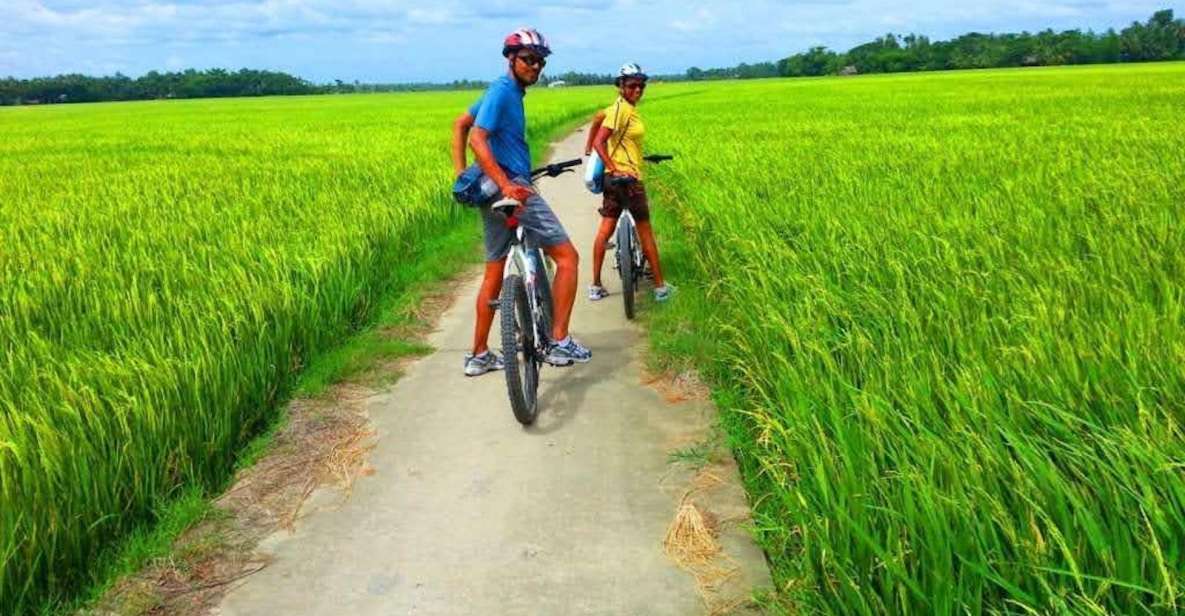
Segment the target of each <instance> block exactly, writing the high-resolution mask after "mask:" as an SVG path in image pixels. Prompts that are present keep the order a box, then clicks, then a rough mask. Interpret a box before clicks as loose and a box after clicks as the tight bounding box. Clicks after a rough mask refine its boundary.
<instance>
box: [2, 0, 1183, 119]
mask: <svg viewBox="0 0 1185 616" xmlns="http://www.w3.org/2000/svg"><path fill="white" fill-rule="evenodd" d="M1176 59H1185V20H1182V19H1175V18H1174V16H1173V11H1172V9H1166V10H1162V11H1157V12H1156V13H1154V14H1153V15H1152V17H1151V18H1149V19H1148V21H1147V22H1144V23H1140V22H1133V23H1132V24H1131V25H1130V26H1128V27H1126V28H1124V29H1123V30H1120V31H1118V32H1116V31H1115V30H1114V29H1110V30H1107V31H1106V32H1101V33H1096V32H1093V31H1089V30H1088V31H1086V32H1083V31H1081V30H1066V31H1064V32H1054V31H1053V30H1044V31H1042V32H1037V33H1029V32H1021V33H1019V34H981V33H978V32H972V33H970V34H964V35H962V36H960V37H958V38H954V39H951V40H949V41H931V40H930V39H929V38H928V37H926V36H923V35H920V34H907V35H905V36H899V35H896V34H886V35H885V36H883V37H880V38H878V39H876V40H874V41H871V42H868V43H864V44H863V45H857V46H856V47H853V48H851V49H849V50H848V51H847V52H845V53H837V52H835V51H831V50H829V49H827V48H826V47H812V48H811V49H809V50H807V51H805V52H802V53H798V54H794V55H792V56H789V57H787V58H782V59H781V60H778V61H777V62H759V63H756V64H744V63H742V64H739V65H737V66H733V67H730V68H709V69H702V68H699V67H692V68H689V69H687V71H686V72H685V73H682V74H677V75H656V76H655V77H656V78H658V79H661V80H667V81H684V80H690V81H703V80H712V79H756V78H761V77H804V76H817V75H844V74H857V73H896V72H905V71H940V70H949V69H968V68H995V67H1010V66H1054V65H1060V64H1105V63H1113V62H1151V61H1158V60H1176ZM557 81H562V82H564V84H566V85H572V86H580V85H599V84H609V83H613V75H609V74H598V73H578V72H572V71H569V72H566V73H561V74H559V75H548V76H546V77H545V78H544V79H543V83H544V84H550V83H553V82H557ZM486 85H488V82H485V81H473V80H457V81H452V82H448V83H390V84H374V83H359V82H357V81H355V82H353V83H348V82H344V81H341V80H335V81H334V83H332V84H325V85H317V84H314V83H312V82H309V81H306V80H304V79H301V78H299V77H294V76H292V75H289V74H287V73H281V72H276V71H258V70H251V69H242V70H239V71H228V70H225V69H218V68H216V69H210V70H205V71H198V70H194V69H189V70H186V71H181V72H174V73H158V72H156V71H151V72H149V73H147V74H146V75H144V76H142V77H138V78H135V79H133V78H131V77H128V76H126V75H121V74H119V73H116V74H115V75H113V76H110V77H89V76H86V75H76V74H75V75H58V76H57V77H38V78H34V79H14V78H7V79H0V105H20V104H35V103H83V102H94V101H126V100H144V99H157V98H205V97H223V96H265V95H277V94H348V93H354V92H404V91H419V90H463V89H477V88H484V87H485V86H486Z"/></svg>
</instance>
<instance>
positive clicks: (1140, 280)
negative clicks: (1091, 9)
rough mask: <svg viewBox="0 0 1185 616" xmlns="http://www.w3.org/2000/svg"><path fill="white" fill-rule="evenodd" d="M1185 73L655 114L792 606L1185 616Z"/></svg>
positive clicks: (845, 89) (797, 83)
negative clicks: (1176, 615)
mask: <svg viewBox="0 0 1185 616" xmlns="http://www.w3.org/2000/svg"><path fill="white" fill-rule="evenodd" d="M1183 101H1185V65H1182V64H1179V63H1178V64H1162V65H1145V66H1131V67H1105V68H1103V67H1099V68H1094V67H1084V68H1073V69H1041V70H1020V71H1016V70H1008V71H976V72H965V73H947V74H930V75H912V76H884V77H871V78H857V79H848V80H845V79H820V80H783V81H767V82H755V83H735V84H729V85H719V86H717V85H713V86H711V87H707V88H702V89H701V91H700V92H699V93H697V94H696V95H695V96H688V97H685V98H679V99H673V100H670V101H653V102H652V103H651V104H650V105H646V103H645V101H644V102H643V105H644V109H643V111H644V114H645V117H646V119H647V130H648V142H647V143H648V146H649V148H650V149H651V150H652V151H663V152H674V153H676V154H678V155H679V158H678V159H677V160H676V162H675V164H672V165H664V166H663V167H662V168H659V169H656V170H655V171H654V175H655V178H656V183H657V187H655V188H652V193H653V194H652V196H651V198H652V201H654V202H655V203H656V204H657V205H656V206H655V208H654V209H655V210H656V211H658V212H659V213H660V214H661V216H662V217H661V219H660V220H659V221H658V230H659V241H660V244H661V245H662V246H663V248H664V251H665V255H667V256H665V263H666V264H668V267H667V269H668V270H669V271H668V272H667V273H668V276H669V277H670V278H671V279H672V280H674V281H675V282H676V284H678V283H679V282H680V281H681V282H682V283H683V287H684V288H687V289H693V292H691V293H686V294H684V295H683V296H682V297H681V298H680V301H679V302H678V303H677V304H674V305H672V307H671V308H669V309H668V310H666V311H663V312H661V313H660V314H659V315H658V316H657V317H656V322H655V324H654V325H655V331H654V338H655V342H656V344H657V345H658V347H659V349H660V350H662V351H665V352H666V353H668V354H671V353H673V354H676V355H679V354H682V355H686V356H690V357H693V358H696V359H698V360H699V361H700V365H701V367H702V368H704V369H705V371H706V373H707V374H708V375H709V376H711V377H713V381H714V383H715V384H717V385H718V386H719V388H718V390H717V399H718V401H720V402H721V403H722V404H723V406H724V407H725V408H726V409H727V412H726V415H725V423H726V424H727V426H728V427H729V433H730V438H731V442H732V445H733V447H734V450H735V451H736V453H737V454H738V457H739V458H740V460H741V462H742V466H743V467H744V469H745V470H746V476H747V480H748V483H749V484H750V485H749V488H750V491H751V496H752V498H753V500H754V503H755V509H756V515H757V525H758V528H759V534H760V537H761V540H762V543H763V545H764V547H765V548H766V550H767V553H768V554H769V556H770V559H771V563H772V564H773V567H774V574H775V579H776V581H777V583H778V585H779V588H780V590H781V594H782V595H783V599H784V600H785V603H786V604H787V605H788V607H789V609H790V610H791V611H792V612H794V613H808V614H814V613H823V614H844V615H854V614H956V613H958V614H983V613H997V614H1004V613H1016V614H1021V613H1026V614H1056V613H1075V614H1172V613H1179V612H1181V611H1185V573H1183V572H1185V432H1183V423H1185V122H1182V121H1181V117H1182V111H1183V110H1185V105H1183V103H1182V102H1183Z"/></svg>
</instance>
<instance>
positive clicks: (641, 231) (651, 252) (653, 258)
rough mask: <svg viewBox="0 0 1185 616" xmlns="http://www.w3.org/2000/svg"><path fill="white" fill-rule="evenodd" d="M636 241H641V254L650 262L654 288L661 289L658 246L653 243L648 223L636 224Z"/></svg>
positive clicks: (652, 231)
mask: <svg viewBox="0 0 1185 616" xmlns="http://www.w3.org/2000/svg"><path fill="white" fill-rule="evenodd" d="M638 239H640V240H641V241H642V254H644V255H646V260H647V261H649V262H650V271H651V272H652V273H653V274H654V286H656V287H661V286H662V285H663V281H662V268H661V267H659V265H658V244H657V243H656V242H655V241H654V228H653V227H651V226H650V221H649V220H647V221H646V222H640V223H638Z"/></svg>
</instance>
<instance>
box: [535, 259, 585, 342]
mask: <svg viewBox="0 0 1185 616" xmlns="http://www.w3.org/2000/svg"><path fill="white" fill-rule="evenodd" d="M543 250H544V252H546V253H547V256H549V257H551V260H552V261H555V280H554V281H553V282H552V283H551V293H552V300H553V306H552V307H553V309H554V310H555V314H554V315H552V317H553V321H554V322H553V323H552V326H551V339H552V340H563V339H564V338H567V337H568V322H569V321H570V320H571V319H572V305H573V304H575V303H576V277H577V268H578V267H580V255H579V253H577V252H576V247H575V246H573V245H572V242H570V241H569V242H564V243H562V244H556V245H554V246H547V247H544V249H543Z"/></svg>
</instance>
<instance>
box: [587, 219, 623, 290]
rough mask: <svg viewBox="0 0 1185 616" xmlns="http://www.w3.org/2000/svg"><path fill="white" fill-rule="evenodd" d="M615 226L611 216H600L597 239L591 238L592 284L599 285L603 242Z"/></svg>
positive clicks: (603, 258)
mask: <svg viewBox="0 0 1185 616" xmlns="http://www.w3.org/2000/svg"><path fill="white" fill-rule="evenodd" d="M616 226H617V221H616V220H613V219H612V218H608V217H605V218H601V226H600V228H598V229H597V239H595V240H593V265H592V267H593V271H592V274H593V276H592V277H593V284H594V285H596V286H598V287H600V286H604V285H602V284H601V267H602V266H603V265H604V264H605V242H606V241H607V240H608V239H609V236H610V235H613V229H614V227H616Z"/></svg>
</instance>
